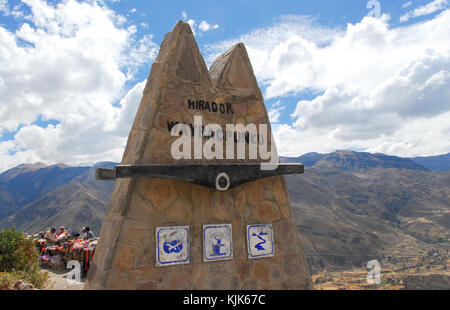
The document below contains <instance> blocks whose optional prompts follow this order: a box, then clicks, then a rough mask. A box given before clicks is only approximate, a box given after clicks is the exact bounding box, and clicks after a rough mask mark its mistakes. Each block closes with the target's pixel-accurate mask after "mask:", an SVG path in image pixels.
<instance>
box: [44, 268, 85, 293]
mask: <svg viewBox="0 0 450 310" xmlns="http://www.w3.org/2000/svg"><path fill="white" fill-rule="evenodd" d="M43 270H45V271H47V272H48V275H49V278H50V279H49V284H48V285H47V287H46V288H45V289H44V290H82V289H83V286H84V282H85V281H86V278H81V281H80V282H77V281H75V280H72V281H69V280H68V279H67V275H68V273H69V272H70V270H69V269H63V270H59V271H58V270H55V269H50V268H43Z"/></svg>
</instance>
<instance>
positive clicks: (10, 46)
mask: <svg viewBox="0 0 450 310" xmlns="http://www.w3.org/2000/svg"><path fill="white" fill-rule="evenodd" d="M24 3H25V4H26V5H27V6H29V8H30V9H31V14H30V15H29V16H27V17H25V18H26V19H28V20H27V21H26V22H25V23H23V24H22V25H21V26H20V28H19V29H17V31H16V32H10V31H8V30H7V29H5V28H3V27H1V26H0V50H1V51H2V52H1V53H0V63H2V66H0V134H1V132H4V131H15V130H17V129H18V128H19V125H21V127H20V130H19V131H18V132H17V134H16V135H15V138H14V140H12V141H6V142H5V141H3V142H0V151H1V153H0V171H2V170H4V169H6V168H10V167H12V166H14V165H16V164H19V163H22V162H24V161H26V162H35V161H38V160H39V161H43V162H47V163H55V162H64V163H78V162H94V161H97V160H105V159H111V160H120V158H121V156H122V153H123V147H124V146H125V143H126V138H127V136H128V132H129V129H130V126H131V123H132V120H130V119H129V118H130V117H134V115H135V113H136V110H137V106H138V104H139V101H140V96H141V95H142V89H143V83H144V82H142V83H138V84H136V85H135V86H134V87H133V88H132V89H131V90H129V91H127V89H126V88H125V83H127V82H130V81H132V79H133V76H134V73H135V72H136V70H137V68H139V67H140V66H142V65H143V64H144V63H150V62H151V60H152V59H153V58H154V57H155V56H156V52H157V49H158V47H157V45H156V44H155V43H154V42H153V41H152V36H151V35H147V36H144V37H142V38H141V39H139V40H138V39H136V37H135V32H136V27H135V26H133V25H127V22H126V19H125V18H124V17H123V16H120V15H117V14H116V13H115V12H113V11H111V10H110V9H108V8H107V7H106V6H105V5H102V4H99V3H97V2H78V1H75V0H68V1H64V2H62V3H59V4H57V5H55V6H53V5H50V4H47V3H46V2H44V1H39V0H24ZM139 92H140V94H139ZM115 102H119V103H120V104H119V106H114V105H113V104H114V103H115ZM130 115H131V116H130ZM37 119H41V120H44V121H45V120H56V121H58V122H59V124H57V125H48V126H47V127H46V128H41V127H40V126H37V125H36V124H35V121H36V120H37ZM124 120H126V121H124Z"/></svg>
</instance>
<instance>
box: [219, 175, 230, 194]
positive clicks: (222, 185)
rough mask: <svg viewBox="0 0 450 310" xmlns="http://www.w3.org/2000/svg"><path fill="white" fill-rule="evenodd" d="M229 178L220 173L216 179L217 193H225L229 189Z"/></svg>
mask: <svg viewBox="0 0 450 310" xmlns="http://www.w3.org/2000/svg"><path fill="white" fill-rule="evenodd" d="M230 185H231V182H230V177H229V176H228V174H226V173H225V172H221V173H219V174H218V175H217V177H216V189H217V190H218V191H222V192H224V191H226V190H228V189H229V188H230Z"/></svg>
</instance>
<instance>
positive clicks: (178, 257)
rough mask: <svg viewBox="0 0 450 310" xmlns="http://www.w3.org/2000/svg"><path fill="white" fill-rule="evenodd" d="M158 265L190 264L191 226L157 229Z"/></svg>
mask: <svg viewBox="0 0 450 310" xmlns="http://www.w3.org/2000/svg"><path fill="white" fill-rule="evenodd" d="M156 245H157V246H156V265H157V266H169V265H176V264H188V263H189V257H190V245H189V226H177V227H157V228H156Z"/></svg>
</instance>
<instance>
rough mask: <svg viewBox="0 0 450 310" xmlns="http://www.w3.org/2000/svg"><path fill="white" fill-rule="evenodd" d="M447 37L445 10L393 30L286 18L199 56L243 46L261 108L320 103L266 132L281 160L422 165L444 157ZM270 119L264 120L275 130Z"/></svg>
mask: <svg viewBox="0 0 450 310" xmlns="http://www.w3.org/2000/svg"><path fill="white" fill-rule="evenodd" d="M318 33H322V35H318ZM448 33H450V10H446V11H443V12H441V13H440V14H439V15H437V16H436V17H435V18H433V19H431V20H428V21H426V22H422V23H417V24H412V25H409V26H406V27H399V28H391V27H390V25H389V16H387V15H383V16H382V18H381V19H375V18H370V17H365V18H364V19H363V20H361V22H359V23H356V24H348V25H347V28H346V29H345V30H342V29H330V28H324V27H321V26H318V25H317V24H315V22H314V21H313V20H311V19H309V18H306V17H296V18H294V17H290V18H284V19H281V20H280V21H278V22H276V23H275V24H274V25H273V26H272V27H268V28H264V29H259V30H255V31H253V32H251V33H248V34H245V35H242V36H241V37H239V38H235V39H232V40H227V41H223V42H219V44H217V45H215V46H214V45H211V46H207V47H206V51H207V53H208V55H209V56H210V57H211V58H214V57H215V56H216V55H217V54H218V53H219V52H222V51H223V50H225V46H227V47H229V46H231V45H232V44H233V43H235V42H239V41H242V42H244V43H245V44H246V47H247V50H248V53H249V56H250V59H251V62H252V64H253V67H254V71H255V73H256V75H257V79H258V81H259V83H260V85H261V86H262V88H263V90H264V94H265V98H266V99H269V98H282V97H284V96H298V95H301V94H304V93H305V92H306V93H311V92H312V93H317V94H319V95H318V96H316V97H315V98H313V99H310V100H301V101H299V102H298V104H297V106H296V108H295V110H294V111H293V112H292V113H291V117H292V123H286V120H284V121H283V122H284V124H279V125H278V126H274V128H275V135H276V136H277V143H278V146H279V147H278V149H279V150H280V152H281V153H282V154H283V155H296V156H298V155H300V154H303V153H307V152H310V151H322V152H329V151H334V150H336V149H346V148H351V149H364V150H369V151H382V152H383V151H384V152H388V153H390V154H397V155H402V156H405V155H411V156H413V155H431V154H439V153H443V152H449V151H450V141H449V138H448V134H445V132H446V130H447V131H448V125H447V124H446V123H445V121H443V120H444V119H445V117H444V116H443V115H447V116H448V115H449V112H450V106H449V105H448V102H450V58H449V55H450V38H449V37H448V35H447V34H448ZM271 38H272V39H271ZM278 112H279V107H275V108H273V107H272V108H271V110H269V113H271V117H272V119H274V120H277V121H279V117H280V115H279V113H278ZM430 124H434V125H433V126H430ZM424 128H427V129H426V130H424ZM445 128H447V129H445ZM408 130H413V131H414V133H407V131H408Z"/></svg>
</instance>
